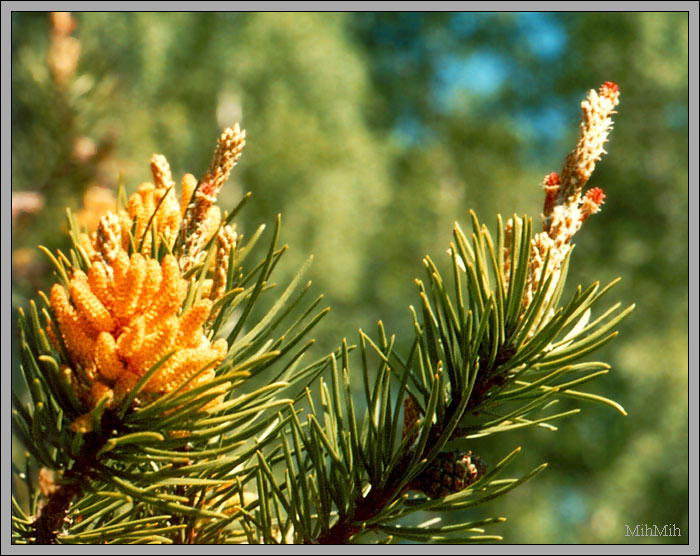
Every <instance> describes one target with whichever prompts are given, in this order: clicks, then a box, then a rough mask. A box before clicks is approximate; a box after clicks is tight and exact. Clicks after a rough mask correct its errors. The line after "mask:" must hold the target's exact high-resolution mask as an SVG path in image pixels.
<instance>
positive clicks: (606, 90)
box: [599, 81, 620, 96]
mask: <svg viewBox="0 0 700 556" xmlns="http://www.w3.org/2000/svg"><path fill="white" fill-rule="evenodd" d="M619 90H620V88H619V87H618V86H617V83H613V82H612V81H606V82H605V83H603V84H602V85H601V86H600V91H599V93H600V95H601V96H606V95H611V94H613V95H614V94H616V93H618V92H619Z"/></svg>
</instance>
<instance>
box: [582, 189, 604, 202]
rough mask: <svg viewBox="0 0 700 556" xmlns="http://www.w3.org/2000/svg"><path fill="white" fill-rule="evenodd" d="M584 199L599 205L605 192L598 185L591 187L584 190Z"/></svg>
mask: <svg viewBox="0 0 700 556" xmlns="http://www.w3.org/2000/svg"><path fill="white" fill-rule="evenodd" d="M586 199H588V200H589V201H591V202H592V203H595V204H596V205H599V206H600V205H602V204H603V201H604V199H605V193H603V190H602V189H601V188H600V187H593V188H591V189H589V190H588V191H586Z"/></svg>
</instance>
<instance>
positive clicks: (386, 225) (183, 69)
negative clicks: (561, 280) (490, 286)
mask: <svg viewBox="0 0 700 556" xmlns="http://www.w3.org/2000/svg"><path fill="white" fill-rule="evenodd" d="M74 17H75V20H76V22H77V27H76V29H75V31H74V32H73V36H74V37H75V38H76V39H77V40H78V41H79V43H80V57H79V64H78V67H77V71H76V72H75V73H74V74H73V75H72V76H70V78H69V79H68V80H67V82H65V83H63V84H60V83H58V82H57V81H56V79H55V78H53V77H52V74H51V72H50V71H49V69H48V67H47V62H46V56H47V52H48V49H49V48H50V29H51V25H50V20H49V16H48V14H45V13H28V12H27V13H14V14H13V17H12V62H13V64H12V191H13V194H15V193H21V192H28V191H29V192H36V193H38V194H39V195H40V196H41V198H42V199H43V208H41V209H40V210H39V211H38V212H33V213H29V212H25V213H22V214H19V215H18V216H17V219H16V220H15V219H14V217H13V234H12V236H13V237H12V240H13V314H14V312H15V308H16V307H17V306H21V305H24V304H25V303H26V302H27V299H28V298H29V297H33V296H35V294H36V290H37V289H41V288H43V289H46V287H47V284H48V283H49V281H50V279H51V278H50V276H49V275H48V265H46V264H44V262H43V260H42V257H41V256H40V253H38V251H37V250H36V249H35V246H36V244H37V243H41V244H44V245H46V246H48V247H51V248H56V247H62V246H64V245H65V241H66V239H65V238H63V237H62V236H61V234H58V233H57V231H58V230H60V229H61V227H62V226H63V223H62V222H63V218H64V208H63V207H64V206H69V207H71V209H73V210H78V209H80V208H81V206H82V204H83V202H82V197H83V195H84V193H85V192H86V191H87V190H88V189H89V188H90V187H91V186H94V185H100V186H102V187H106V188H111V189H112V190H114V189H115V188H116V184H117V181H118V179H119V173H120V172H121V173H122V179H123V182H124V184H125V186H126V188H127V191H128V192H131V191H133V190H134V189H135V188H136V187H137V186H138V184H139V183H141V182H142V181H148V180H150V173H149V165H148V163H149V160H150V156H151V154H152V153H153V152H160V153H163V154H165V155H166V156H167V157H168V160H169V161H170V164H171V166H172V168H173V172H174V174H175V176H176V178H177V179H179V177H180V176H181V175H182V174H183V173H184V172H192V173H194V174H195V175H202V174H203V172H204V170H205V169H206V167H207V165H208V163H209V158H210V156H211V152H212V150H213V147H214V142H215V138H216V137H217V136H218V133H219V130H220V129H221V128H222V127H224V126H227V125H231V124H233V123H234V122H235V121H240V122H241V125H242V126H243V127H244V128H246V130H247V133H248V146H247V147H246V149H245V150H244V153H243V157H242V159H241V162H240V164H239V166H238V168H237V169H236V170H235V171H234V174H233V177H232V179H231V180H230V181H229V183H228V185H227V186H226V188H225V189H224V192H223V194H222V203H221V204H222V206H224V207H225V206H229V205H233V203H234V202H235V201H236V200H237V199H238V198H239V197H240V196H241V194H242V193H243V192H244V191H248V190H250V191H252V192H253V199H252V201H251V202H250V203H249V204H248V206H247V208H246V210H245V211H244V214H243V215H242V217H241V220H240V222H239V228H240V229H242V230H243V232H244V233H245V232H250V231H252V230H254V228H255V226H257V224H259V223H261V222H264V223H268V224H269V223H272V222H273V219H274V215H275V214H276V213H278V212H279V213H281V214H282V215H283V240H284V241H286V242H287V243H288V244H289V245H290V254H289V256H288V257H286V259H287V260H286V261H285V260H284V259H283V265H282V268H280V275H281V277H282V279H283V278H284V277H285V276H287V277H289V276H291V275H292V274H293V273H294V271H295V269H296V268H297V267H298V265H299V263H301V261H303V260H304V259H305V258H306V257H307V255H308V254H309V253H313V254H314V256H315V262H314V267H313V270H312V279H313V280H314V283H315V289H316V291H317V292H324V293H325V294H326V295H327V301H328V303H329V304H330V306H331V307H332V311H331V313H330V315H329V317H328V319H327V320H326V322H325V325H322V326H321V329H320V330H319V331H318V332H317V337H318V340H319V349H318V352H319V353H323V352H324V350H325V351H327V350H329V349H332V348H333V347H335V346H337V345H338V343H339V341H340V338H341V337H343V336H348V337H350V339H351V341H354V338H355V337H356V336H355V333H354V331H355V330H356V329H357V328H358V327H362V328H363V329H372V328H373V327H374V326H375V324H376V321H377V320H379V319H381V320H383V322H384V323H385V325H386V326H387V328H388V330H389V331H396V332H397V333H398V334H399V336H398V339H399V342H398V343H399V345H403V346H404V347H405V344H402V341H401V339H402V337H404V338H410V337H411V335H410V334H409V332H410V318H409V313H408V305H409V304H412V303H413V304H414V303H415V302H416V296H415V291H414V290H415V286H414V284H413V278H414V277H417V276H421V274H422V272H423V269H422V265H421V258H422V256H423V255H424V254H426V253H430V254H431V255H432V256H433V258H434V259H435V260H437V261H441V262H442V263H443V264H446V263H447V258H446V257H444V258H441V253H444V252H445V250H446V247H447V244H448V242H449V237H450V232H451V226H452V223H453V222H454V221H455V220H459V221H460V222H462V223H467V211H468V210H469V209H474V210H475V211H476V212H477V214H478V215H479V217H480V219H481V220H482V221H483V222H485V223H487V224H491V223H493V222H494V221H495V215H496V213H498V212H500V213H501V214H503V215H504V216H506V217H507V216H508V215H510V214H512V213H513V212H517V213H523V212H524V213H527V214H529V215H531V216H533V217H535V219H537V218H538V217H539V211H540V207H541V201H542V192H541V189H540V187H539V184H540V183H541V180H542V177H543V176H544V175H545V174H547V173H549V172H551V171H558V170H559V169H560V168H561V163H562V161H563V159H564V156H565V155H566V153H567V152H568V151H569V150H570V149H571V148H572V147H573V145H574V144H575V142H576V139H577V137H578V127H577V125H578V124H577V122H578V118H579V113H578V103H579V102H580V100H582V99H583V97H584V96H585V94H586V91H587V90H588V89H590V88H597V87H598V85H600V83H602V82H603V81H607V80H611V81H615V82H616V83H618V85H619V86H620V90H621V104H620V107H619V114H618V115H617V116H616V117H615V130H614V131H613V133H612V136H611V141H610V142H609V144H608V148H607V150H608V151H610V153H611V154H610V155H608V156H606V157H605V158H604V159H603V161H602V162H601V163H600V164H599V165H598V169H597V170H596V172H595V173H594V175H593V178H592V179H591V182H590V185H596V186H601V187H603V188H604V189H605V192H606V194H607V203H606V204H605V206H604V207H603V212H602V213H601V214H599V215H596V216H595V217H593V218H591V219H590V220H589V221H588V223H587V224H586V226H585V227H584V228H583V229H582V231H581V232H580V233H579V235H577V237H576V244H577V247H576V249H575V251H574V256H573V262H572V265H571V269H570V278H569V287H570V288H573V287H574V286H575V285H576V284H578V283H582V284H584V285H587V284H589V283H590V282H592V281H595V280H600V281H601V282H607V281H610V280H611V279H612V278H614V277H616V276H622V277H623V283H622V284H623V285H622V286H620V287H617V288H615V289H613V291H612V292H611V293H610V294H609V300H610V303H612V301H613V300H614V301H617V300H619V301H622V302H623V304H630V303H633V302H634V303H636V304H637V309H636V311H635V312H634V313H633V315H632V316H631V318H629V319H628V320H627V321H625V322H624V323H623V325H622V327H621V330H620V332H621V334H620V336H619V338H618V339H616V340H615V341H614V342H612V343H611V344H609V345H608V346H606V348H605V349H604V350H603V351H602V352H600V353H599V354H597V355H596V359H599V360H602V361H607V362H609V363H611V364H612V365H613V372H612V373H610V374H609V375H608V376H606V377H605V378H604V379H602V380H599V381H597V383H595V384H594V385H593V386H592V388H591V389H592V390H593V391H597V392H599V393H604V394H605V395H606V396H608V397H612V398H614V399H616V400H618V401H620V402H621V403H622V405H624V406H625V408H626V409H627V411H628V413H629V415H628V416H627V417H626V418H622V417H620V416H619V415H617V414H614V413H613V412H612V411H610V410H609V409H607V408H604V407H597V406H586V407H584V408H583V412H582V415H581V416H580V417H577V418H573V419H569V420H567V421H563V422H562V423H561V424H560V426H559V429H560V430H559V431H558V432H556V433H552V432H549V431H545V430H530V429H526V432H524V433H523V432H517V433H516V432H514V433H511V434H512V437H508V436H505V435H499V437H498V440H497V441H482V442H478V441H477V442H474V443H472V444H470V446H469V448H470V449H472V450H474V451H476V452H477V453H479V454H480V455H482V457H483V458H484V459H486V460H487V461H488V460H489V459H491V460H495V459H498V458H499V457H501V456H503V455H504V454H505V453H507V452H508V451H510V450H511V449H512V448H513V447H515V446H517V445H522V446H523V447H524V450H523V455H522V456H521V457H520V458H519V464H518V465H519V466H520V467H519V470H520V471H521V472H522V473H524V472H526V471H528V470H529V469H531V468H532V467H534V466H535V465H537V464H539V463H541V462H542V461H548V462H549V463H550V467H549V468H548V470H547V472H546V473H545V474H544V475H542V476H541V477H539V478H538V480H537V481H534V482H532V483H528V484H527V485H526V486H524V487H523V488H521V489H518V490H516V491H515V492H514V493H513V494H511V495H509V496H507V497H505V498H503V499H499V500H498V501H496V502H494V503H492V507H491V508H486V509H485V510H484V512H485V513H488V515H496V514H497V515H505V516H508V518H509V520H508V522H507V523H506V524H504V526H503V528H502V529H501V530H500V531H497V533H498V534H502V535H503V536H504V537H505V540H506V541H507V542H509V543H616V544H617V543H627V542H670V543H673V542H680V543H687V542H688V526H689V524H688V510H687V508H688V333H687V332H688V15H687V14H685V13H556V14H547V13H539V14H538V13H534V14H533V13H529V14H517V13H498V14H489V13H460V14H453V13H356V14H337V13H336V14H322V13H298V14H294V13H264V14H260V13H224V14H214V13H160V14H159V13H78V14H74ZM80 147H82V150H81V148H80ZM528 431H529V432H528ZM506 441H508V442H507V445H504V443H506ZM451 519H454V520H458V519H459V516H451ZM638 523H648V524H657V525H659V526H663V525H665V524H669V523H670V524H676V525H678V526H679V527H680V528H681V531H682V535H683V536H682V537H668V538H632V537H625V536H624V533H625V527H624V526H625V525H630V526H631V527H634V526H635V525H636V524H638ZM494 532H496V531H494Z"/></svg>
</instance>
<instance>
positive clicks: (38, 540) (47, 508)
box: [29, 429, 111, 544]
mask: <svg viewBox="0 0 700 556" xmlns="http://www.w3.org/2000/svg"><path fill="white" fill-rule="evenodd" d="M109 430H111V429H109ZM105 442H107V436H105V435H97V434H95V433H90V434H87V435H85V443H84V444H83V446H82V450H81V453H80V455H79V456H78V459H76V460H75V462H74V463H73V466H72V467H71V469H70V471H68V472H66V474H65V478H64V481H63V484H61V485H60V486H59V487H58V488H57V489H56V490H55V491H54V492H53V493H52V494H50V495H49V497H48V502H47V503H46V505H44V507H43V508H42V509H41V510H40V512H39V514H38V516H37V518H36V519H35V520H34V523H32V529H33V535H32V536H31V538H30V539H29V542H30V544H56V537H57V536H58V533H59V531H60V528H61V526H62V524H63V523H64V522H65V519H66V516H67V515H68V510H69V509H70V505H71V504H72V502H73V500H75V499H76V497H77V496H78V495H80V493H81V492H82V491H83V488H84V487H85V484H86V479H87V478H88V477H89V476H90V473H91V471H92V469H93V468H94V467H95V464H96V463H97V453H98V452H99V450H100V448H102V446H103V445H104V444H105Z"/></svg>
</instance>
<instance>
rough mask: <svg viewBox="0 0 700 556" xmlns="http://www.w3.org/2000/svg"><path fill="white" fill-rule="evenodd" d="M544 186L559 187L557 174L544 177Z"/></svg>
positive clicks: (553, 173) (559, 182)
mask: <svg viewBox="0 0 700 556" xmlns="http://www.w3.org/2000/svg"><path fill="white" fill-rule="evenodd" d="M544 185H561V181H560V180H559V174H557V173H556V172H552V173H551V174H547V175H546V176H545V177H544Z"/></svg>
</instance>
